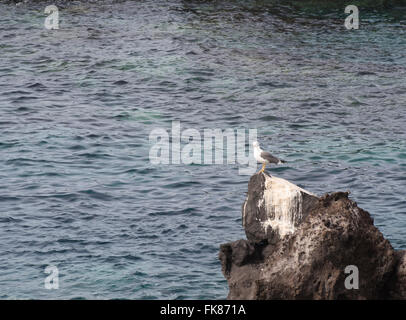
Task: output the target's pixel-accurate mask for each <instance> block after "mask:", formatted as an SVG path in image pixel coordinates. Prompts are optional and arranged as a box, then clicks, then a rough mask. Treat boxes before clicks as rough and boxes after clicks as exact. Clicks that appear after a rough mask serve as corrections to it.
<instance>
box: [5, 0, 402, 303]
mask: <svg viewBox="0 0 406 320" xmlns="http://www.w3.org/2000/svg"><path fill="white" fill-rule="evenodd" d="M48 4H49V2H46V3H37V4H30V3H25V4H20V5H18V6H16V5H15V4H6V3H4V2H1V3H0V246H1V256H0V298H1V299H13V298H17V299H30V298H37V299H60V298H62V299H115V298H119V299H122V298H126V299H208V298H213V299H220V298H225V297H226V295H227V293H228V288H227V282H226V281H225V279H224V277H223V275H222V273H221V266H220V263H219V260H218V250H219V245H220V244H221V243H225V242H229V241H234V240H238V239H241V238H245V235H244V231H243V228H242V226H241V205H242V203H243V201H244V199H245V192H246V191H247V183H248V180H249V176H247V175H240V174H239V171H238V169H239V168H240V165H239V164H238V163H231V164H227V163H223V164H184V163H180V164H162V165H156V164H153V163H151V161H150V158H149V152H150V149H151V142H150V140H149V135H150V134H151V132H152V131H153V130H156V129H159V128H163V129H164V130H167V131H168V132H170V130H171V126H172V123H173V121H179V123H180V125H181V128H182V130H186V129H196V130H198V131H199V132H203V130H204V129H206V128H219V129H222V130H225V129H228V128H231V129H232V130H237V129H246V130H247V132H248V130H249V129H256V130H257V132H258V140H259V142H260V143H261V146H262V147H263V148H264V149H265V150H269V151H272V152H273V153H274V154H275V155H277V156H279V157H280V158H282V159H285V160H287V161H288V163H287V164H286V165H283V166H279V167H277V168H271V169H268V170H270V172H271V174H274V175H276V176H279V177H282V178H285V179H288V180H290V181H291V182H293V183H296V184H298V185H299V186H301V187H303V188H305V189H307V190H309V191H311V192H314V193H316V194H319V195H321V194H324V193H326V192H332V191H345V190H350V191H351V198H352V199H354V200H355V201H356V202H357V203H358V205H359V206H360V207H362V208H363V209H365V210H368V211H369V212H370V214H371V215H372V216H373V218H374V220H375V225H376V226H377V227H378V228H379V229H380V230H381V231H382V233H383V234H384V236H385V237H386V238H388V239H389V240H390V241H391V243H392V245H393V246H394V248H396V249H406V197H405V194H406V15H405V13H406V9H405V8H403V9H402V8H397V9H394V10H389V9H388V10H385V11H379V10H378V11H363V10H362V8H360V17H361V21H360V29H359V30H346V29H345V28H344V19H345V17H346V15H345V14H344V8H339V9H328V8H327V9H326V8H322V9H319V8H317V7H311V8H308V7H298V6H293V5H288V4H283V5H282V4H280V3H279V4H278V3H277V2H276V1H248V0H244V1H193V0H191V1H159V0H149V1H114V2H113V1H97V4H96V3H95V2H85V1H84V2H80V1H72V2H70V3H69V2H66V3H64V2H59V3H57V4H58V8H59V16H60V17H59V18H60V26H59V27H60V28H59V30H47V29H45V27H44V20H45V18H46V16H47V15H46V14H45V13H44V9H45V6H46V5H48ZM258 169H259V167H258ZM49 265H54V266H57V268H58V270H59V289H57V290H47V289H45V287H44V279H45V278H46V277H47V276H48V274H46V273H45V272H44V270H45V268H46V267H47V266H49Z"/></svg>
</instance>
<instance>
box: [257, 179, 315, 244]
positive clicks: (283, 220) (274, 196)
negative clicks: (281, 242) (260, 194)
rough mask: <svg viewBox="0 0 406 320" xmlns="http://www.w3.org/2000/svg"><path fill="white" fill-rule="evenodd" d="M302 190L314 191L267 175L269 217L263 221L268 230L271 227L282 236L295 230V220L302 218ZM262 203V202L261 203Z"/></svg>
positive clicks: (265, 193) (266, 192)
mask: <svg viewBox="0 0 406 320" xmlns="http://www.w3.org/2000/svg"><path fill="white" fill-rule="evenodd" d="M301 192H303V193H307V194H309V195H313V194H312V193H310V192H308V191H306V190H304V189H302V188H300V187H298V186H296V185H294V184H293V183H290V182H289V181H287V180H284V179H281V178H277V177H268V176H267V177H266V179H265V190H264V198H263V200H261V201H260V203H261V202H263V201H264V202H265V212H266V216H267V217H268V219H267V220H266V221H264V222H262V227H263V228H264V230H265V231H266V229H267V228H269V227H271V228H272V229H273V230H275V231H276V232H278V233H279V235H280V237H284V236H286V235H287V234H291V233H293V232H294V231H295V222H296V221H300V220H301V219H302V213H303V212H302V210H303V209H302V202H303V201H302V200H303V199H302V195H301ZM261 205H262V203H261Z"/></svg>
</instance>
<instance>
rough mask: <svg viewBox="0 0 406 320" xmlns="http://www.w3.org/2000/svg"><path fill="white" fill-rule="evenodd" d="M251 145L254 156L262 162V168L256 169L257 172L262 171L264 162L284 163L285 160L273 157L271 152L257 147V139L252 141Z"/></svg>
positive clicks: (264, 165)
mask: <svg viewBox="0 0 406 320" xmlns="http://www.w3.org/2000/svg"><path fill="white" fill-rule="evenodd" d="M252 145H253V146H254V158H255V159H256V160H257V161H258V162H260V163H262V169H261V170H259V171H258V173H262V172H264V170H265V167H266V164H267V163H275V164H281V163H285V162H286V161H284V160H281V159H278V158H277V157H274V156H273V155H272V154H270V153H269V152H266V151H264V150H262V149H261V148H260V147H259V143H258V141H254V142H253V143H252Z"/></svg>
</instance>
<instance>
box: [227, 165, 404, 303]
mask: <svg viewBox="0 0 406 320" xmlns="http://www.w3.org/2000/svg"><path fill="white" fill-rule="evenodd" d="M242 213H243V225H244V228H245V232H246V235H247V239H248V240H238V241H235V242H231V243H227V244H223V245H221V247H220V254H219V258H220V261H221V264H222V271H223V274H224V276H225V278H226V279H227V281H228V284H229V294H228V299H405V298H406V256H405V253H404V252H403V251H402V252H396V251H395V250H394V249H393V248H392V246H391V244H390V243H389V241H388V240H386V239H385V238H384V237H383V235H382V234H381V232H380V231H379V230H378V229H377V228H376V227H375V226H374V224H373V219H372V218H371V216H370V215H369V213H368V212H366V211H364V210H363V209H361V208H359V207H358V206H357V204H356V203H355V202H354V201H352V200H350V199H349V198H348V193H347V192H336V193H333V194H326V195H324V196H322V197H317V196H315V195H313V194H312V193H310V192H308V191H306V190H303V189H301V188H299V187H298V186H295V185H294V184H292V183H290V182H289V181H286V180H284V179H280V178H276V177H271V176H269V175H267V174H266V173H263V174H262V173H259V174H256V175H254V176H252V177H251V179H250V182H249V186H248V194H247V198H246V200H245V202H244V204H243V207H242ZM348 266H350V267H348ZM354 267H355V268H356V269H357V270H358V283H357V285H354V283H352V285H351V281H353V282H354V281H356V280H351V279H355V278H354V276H355V274H352V272H351V271H349V270H354ZM346 268H350V269H346ZM346 272H347V273H346ZM349 277H351V279H350V280H351V281H350V285H348V281H349Z"/></svg>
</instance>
